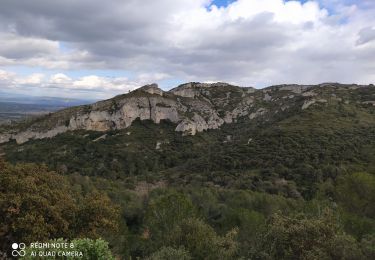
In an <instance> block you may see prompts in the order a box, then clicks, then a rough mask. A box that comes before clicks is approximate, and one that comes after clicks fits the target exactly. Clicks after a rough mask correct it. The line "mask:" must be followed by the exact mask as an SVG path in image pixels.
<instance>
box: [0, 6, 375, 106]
mask: <svg viewBox="0 0 375 260" xmlns="http://www.w3.org/2000/svg"><path fill="white" fill-rule="evenodd" d="M0 6H1V8H0V40H1V44H0V92H1V91H4V92H12V93H19V94H27V95H35V96H57V97H70V98H87V99H102V98H109V97H112V96H114V95H116V94H120V93H127V92H129V91H131V90H133V89H135V88H138V87H140V86H143V85H145V84H149V83H153V82H156V83H158V84H159V86H160V87H161V88H163V89H165V90H167V89H170V88H172V87H175V86H177V85H179V84H181V83H184V82H190V81H199V82H217V81H221V82H228V83H232V84H236V85H240V86H252V87H257V88H262V87H265V86H270V85H276V84H288V83H297V84H318V83H322V82H341V83H357V84H370V83H375V1H373V0H318V1H306V0H304V1H284V0H229V1H228V0H214V1H212V0H179V1H175V0H142V1H141V0H126V1H124V0H106V1H103V0H80V1H76V0H56V1H50V0H28V1H23V0H0Z"/></svg>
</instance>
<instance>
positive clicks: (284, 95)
mask: <svg viewBox="0 0 375 260" xmlns="http://www.w3.org/2000/svg"><path fill="white" fill-rule="evenodd" d="M374 90H375V88H374V86H373V85H367V86H366V85H356V84H339V83H322V84H318V85H297V84H283V85H274V86H270V87H266V88H263V89H255V88H252V87H239V86H235V85H231V84H228V83H223V82H217V83H199V82H190V83H185V84H182V85H179V86H177V87H176V88H173V89H171V90H169V91H163V90H161V89H160V88H159V87H158V85H157V84H155V83H154V84H150V85H145V86H143V87H140V88H138V89H136V90H134V91H132V92H130V93H127V94H122V95H118V96H115V97H113V98H111V99H107V100H103V101H98V102H96V103H93V104H91V105H83V106H76V107H70V108H67V109H64V110H60V111H58V112H56V113H51V114H49V115H46V116H42V117H39V118H36V119H34V120H31V121H28V122H24V123H21V124H16V125H13V126H11V127H9V128H8V129H2V130H1V132H0V133H1V134H0V143H5V142H8V141H10V140H13V139H14V140H16V142H17V143H19V144H21V143H24V142H27V141H29V140H31V139H44V138H52V137H54V136H56V135H58V134H61V133H64V132H67V131H74V130H92V131H100V132H105V131H109V130H118V129H125V128H127V127H129V126H130V125H131V124H132V123H133V121H134V120H136V119H137V118H139V119H140V120H151V121H153V122H154V123H156V124H159V123H160V121H161V120H169V121H171V122H172V123H174V124H176V128H175V131H177V132H181V133H182V134H183V135H195V134H196V133H198V132H202V131H205V130H209V129H218V128H220V127H221V126H222V125H223V124H231V123H235V122H237V120H238V119H239V118H246V120H256V119H257V118H258V117H264V118H265V119H264V120H268V119H267V117H272V116H274V115H275V114H280V113H285V112H286V111H287V110H293V111H303V110H306V109H308V108H309V107H311V106H313V105H316V104H321V105H329V104H335V103H347V104H349V103H353V102H354V103H356V104H360V105H370V106H371V105H375V95H374V94H373V92H374ZM366 91H368V92H369V93H367V92H366ZM362 92H364V93H362ZM366 93H367V94H366Z"/></svg>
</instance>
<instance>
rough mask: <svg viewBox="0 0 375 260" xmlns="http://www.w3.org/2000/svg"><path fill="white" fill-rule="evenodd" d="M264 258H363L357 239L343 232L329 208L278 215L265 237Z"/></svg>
mask: <svg viewBox="0 0 375 260" xmlns="http://www.w3.org/2000/svg"><path fill="white" fill-rule="evenodd" d="M259 257H260V258H262V259H352V260H355V259H362V257H363V255H362V252H361V250H360V248H359V244H358V243H357V241H356V240H355V239H354V238H353V237H351V236H349V235H345V234H344V233H342V232H341V231H340V229H339V227H338V225H337V224H336V222H335V219H334V216H333V214H332V213H331V212H330V211H326V213H325V214H324V215H323V216H320V217H316V218H307V217H306V216H304V215H298V216H296V217H287V216H282V215H279V214H275V215H273V216H272V218H271V219H270V221H269V224H268V231H267V233H265V234H264V236H263V237H262V245H261V250H259V251H258V252H257V253H256V254H255V256H254V258H256V259H257V258H259Z"/></svg>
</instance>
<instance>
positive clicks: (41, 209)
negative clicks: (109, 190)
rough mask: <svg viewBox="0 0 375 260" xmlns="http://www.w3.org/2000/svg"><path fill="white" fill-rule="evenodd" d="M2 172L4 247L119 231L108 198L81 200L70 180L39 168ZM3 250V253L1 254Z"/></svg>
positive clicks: (0, 218) (0, 195)
mask: <svg viewBox="0 0 375 260" xmlns="http://www.w3.org/2000/svg"><path fill="white" fill-rule="evenodd" d="M1 164H2V165H1V166H2V167H1V168H0V223H1V224H0V245H1V246H4V247H5V249H6V250H7V249H9V245H10V243H12V241H13V242H14V241H22V242H23V243H26V244H27V243H29V242H33V241H47V240H49V239H54V238H57V237H64V238H74V237H77V236H81V237H84V236H88V237H97V236H98V235H99V232H101V230H100V228H99V227H104V228H106V230H107V231H111V230H112V231H115V230H116V220H117V219H118V215H119V214H118V210H117V208H116V207H115V206H114V205H113V204H112V203H111V201H110V200H109V199H108V198H107V197H106V195H104V194H99V193H94V194H91V193H89V194H87V195H86V196H82V194H80V193H78V192H75V190H74V189H73V188H72V186H71V185H70V184H69V182H68V181H67V179H66V177H64V176H61V175H59V174H57V173H55V172H52V171H49V170H48V169H47V167H46V166H40V165H35V164H18V165H15V166H13V165H10V164H7V163H4V162H2V163H1ZM2 249H4V248H0V251H1V250H2Z"/></svg>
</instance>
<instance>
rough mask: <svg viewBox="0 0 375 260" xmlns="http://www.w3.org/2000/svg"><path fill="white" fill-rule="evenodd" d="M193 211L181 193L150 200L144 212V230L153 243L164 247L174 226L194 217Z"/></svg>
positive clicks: (186, 198) (167, 194)
mask: <svg viewBox="0 0 375 260" xmlns="http://www.w3.org/2000/svg"><path fill="white" fill-rule="evenodd" d="M195 211H196V210H195V208H194V206H193V203H192V202H191V200H190V199H189V198H188V197H186V196H185V195H184V194H182V193H178V192H175V191H169V192H167V193H166V194H163V195H161V196H160V197H156V198H153V199H151V201H150V203H149V205H148V208H147V212H146V219H145V225H146V230H147V232H149V234H150V238H151V239H152V240H153V241H155V242H156V243H157V244H161V245H164V243H165V241H166V240H167V239H168V237H169V236H170V235H171V232H172V231H173V229H174V228H175V225H176V224H179V223H180V222H181V221H182V220H183V219H186V218H189V217H192V216H195Z"/></svg>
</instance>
